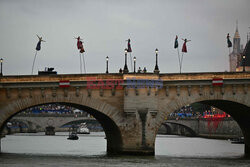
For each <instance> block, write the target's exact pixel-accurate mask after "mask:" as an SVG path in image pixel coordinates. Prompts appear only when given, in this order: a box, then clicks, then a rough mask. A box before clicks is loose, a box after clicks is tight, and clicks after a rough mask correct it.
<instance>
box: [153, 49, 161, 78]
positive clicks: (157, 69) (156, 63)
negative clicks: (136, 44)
mask: <svg viewBox="0 0 250 167" xmlns="http://www.w3.org/2000/svg"><path fill="white" fill-rule="evenodd" d="M155 58H156V60H155V70H154V73H156V74H159V72H160V70H159V67H158V49H157V48H156V49H155Z"/></svg>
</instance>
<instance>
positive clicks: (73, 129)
mask: <svg viewBox="0 0 250 167" xmlns="http://www.w3.org/2000/svg"><path fill="white" fill-rule="evenodd" d="M76 132H77V127H76V126H75V125H72V126H71V127H70V128H69V137H68V138H67V139H68V140H78V139H79V137H78V136H77V133H76Z"/></svg>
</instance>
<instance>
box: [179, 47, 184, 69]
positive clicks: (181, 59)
mask: <svg viewBox="0 0 250 167" xmlns="http://www.w3.org/2000/svg"><path fill="white" fill-rule="evenodd" d="M183 55H184V52H182V56H181V68H180V73H181V69H182V62H183Z"/></svg>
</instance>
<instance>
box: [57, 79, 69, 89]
mask: <svg viewBox="0 0 250 167" xmlns="http://www.w3.org/2000/svg"><path fill="white" fill-rule="evenodd" d="M69 86H70V82H69V80H63V81H59V87H60V88H65V87H69Z"/></svg>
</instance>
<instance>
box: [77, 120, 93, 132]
mask: <svg viewBox="0 0 250 167" xmlns="http://www.w3.org/2000/svg"><path fill="white" fill-rule="evenodd" d="M77 133H78V134H90V131H89V129H88V127H87V124H86V123H85V122H84V123H81V124H80V126H79V127H78V129H77Z"/></svg>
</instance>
